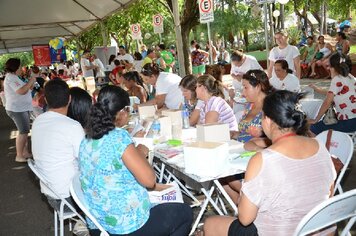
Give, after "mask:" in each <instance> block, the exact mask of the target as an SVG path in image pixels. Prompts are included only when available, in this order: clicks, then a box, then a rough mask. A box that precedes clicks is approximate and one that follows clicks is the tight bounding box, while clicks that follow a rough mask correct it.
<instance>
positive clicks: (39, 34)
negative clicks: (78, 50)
mask: <svg viewBox="0 0 356 236" xmlns="http://www.w3.org/2000/svg"><path fill="white" fill-rule="evenodd" d="M134 1H136V0H96V1H95V0H61V1H54V0H0V54H4V53H11V52H21V51H31V50H32V48H31V46H32V45H35V44H48V42H49V40H50V39H52V38H55V37H65V38H71V37H74V36H77V35H79V34H80V33H81V32H83V31H84V30H86V29H87V28H88V27H91V26H92V25H94V24H95V23H97V22H99V21H101V20H102V19H104V18H106V17H108V16H110V15H112V14H113V13H114V12H116V11H118V10H120V9H122V8H125V7H126V6H127V5H129V4H131V3H132V2H134Z"/></svg>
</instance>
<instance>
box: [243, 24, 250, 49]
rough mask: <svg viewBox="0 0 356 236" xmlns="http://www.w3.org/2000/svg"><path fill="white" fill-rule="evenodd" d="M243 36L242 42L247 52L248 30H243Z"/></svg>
mask: <svg viewBox="0 0 356 236" xmlns="http://www.w3.org/2000/svg"><path fill="white" fill-rule="evenodd" d="M243 34H244V41H245V45H246V51H247V49H248V46H249V42H248V30H247V29H244V30H243Z"/></svg>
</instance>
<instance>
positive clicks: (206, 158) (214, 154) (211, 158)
mask: <svg viewBox="0 0 356 236" xmlns="http://www.w3.org/2000/svg"><path fill="white" fill-rule="evenodd" d="M183 152H184V163H185V172H187V173H188V174H194V175H197V176H211V177H215V176H218V175H219V174H221V173H223V172H224V168H226V165H227V163H228V157H229V145H228V144H227V143H218V142H194V143H191V144H190V145H188V146H185V147H184V148H183Z"/></svg>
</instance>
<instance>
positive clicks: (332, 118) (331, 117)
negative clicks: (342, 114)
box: [323, 105, 338, 125]
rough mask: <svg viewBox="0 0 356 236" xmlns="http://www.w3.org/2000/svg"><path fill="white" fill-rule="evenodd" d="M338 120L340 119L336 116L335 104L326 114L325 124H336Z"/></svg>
mask: <svg viewBox="0 0 356 236" xmlns="http://www.w3.org/2000/svg"><path fill="white" fill-rule="evenodd" d="M337 122H338V120H337V117H336V113H335V109H334V105H331V106H330V107H329V108H328V110H327V111H326V113H325V115H324V118H323V123H324V124H325V125H334V124H337Z"/></svg>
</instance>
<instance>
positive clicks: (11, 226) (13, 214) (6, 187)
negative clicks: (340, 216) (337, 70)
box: [0, 80, 356, 236]
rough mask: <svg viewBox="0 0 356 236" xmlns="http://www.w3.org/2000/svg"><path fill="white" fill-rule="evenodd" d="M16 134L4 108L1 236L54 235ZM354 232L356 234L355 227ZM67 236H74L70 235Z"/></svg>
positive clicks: (352, 178)
mask: <svg viewBox="0 0 356 236" xmlns="http://www.w3.org/2000/svg"><path fill="white" fill-rule="evenodd" d="M309 82H310V80H303V81H302V84H306V83H309ZM313 82H317V83H318V85H320V86H323V87H328V84H329V81H327V80H323V81H321V80H318V81H314V80H313ZM316 97H318V95H317V96H316ZM14 131H16V128H15V126H14V125H13V123H12V121H11V120H10V119H9V118H8V117H7V115H6V113H5V111H4V109H3V107H1V108H0V153H1V155H0V189H1V190H2V191H1V195H0V236H15V235H16V236H17V235H18V236H27V235H28V236H48V235H53V212H52V210H51V209H50V207H49V206H48V204H47V202H46V201H45V199H44V198H43V197H42V196H41V194H40V191H39V184H38V181H37V180H36V179H35V177H34V175H33V174H32V172H31V171H30V170H29V168H28V167H27V165H26V164H19V163H16V162H15V161H14V159H15V137H16V136H15V134H14ZM354 157H355V155H354ZM344 178H345V179H344V180H345V181H344V184H343V186H344V189H345V190H350V189H353V188H356V158H353V160H352V163H351V164H350V169H349V171H348V172H347V173H346V176H345V177H344ZM66 229H68V227H66ZM354 229H355V230H354V231H355V233H356V225H354ZM66 235H71V233H68V232H67V233H66ZM355 235H356V234H355Z"/></svg>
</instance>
